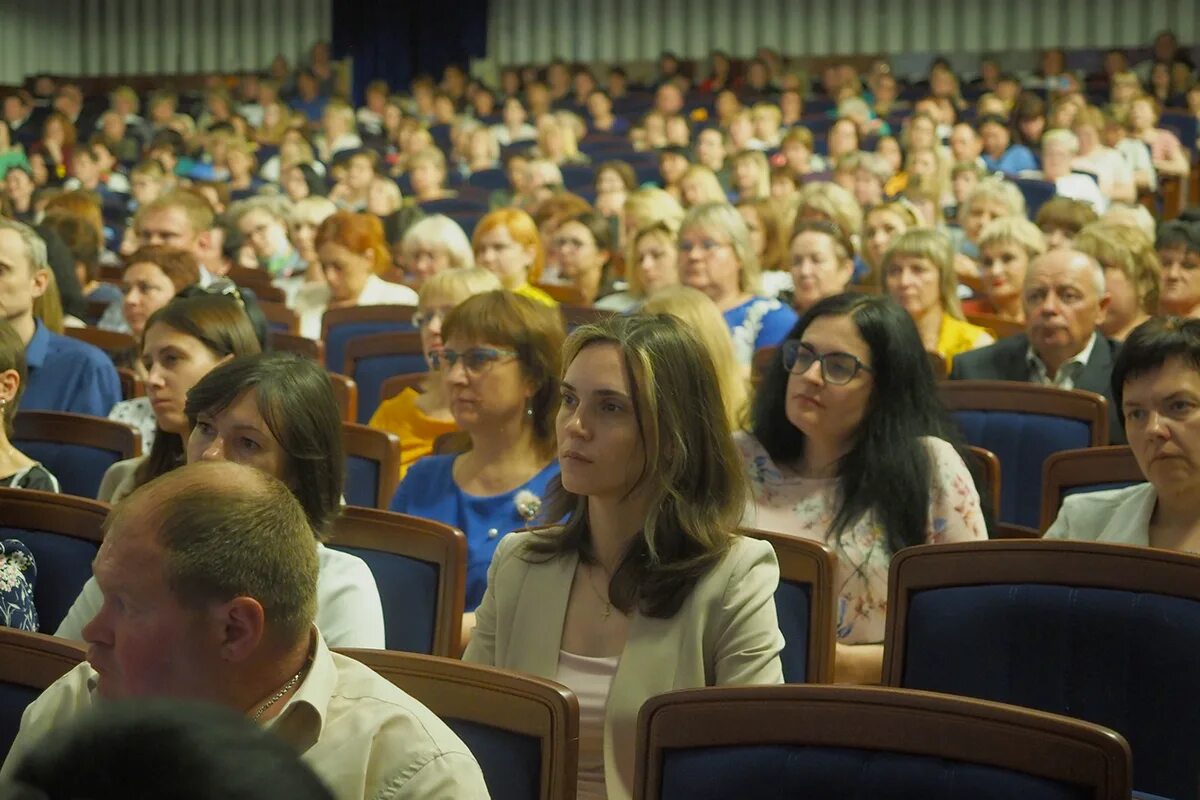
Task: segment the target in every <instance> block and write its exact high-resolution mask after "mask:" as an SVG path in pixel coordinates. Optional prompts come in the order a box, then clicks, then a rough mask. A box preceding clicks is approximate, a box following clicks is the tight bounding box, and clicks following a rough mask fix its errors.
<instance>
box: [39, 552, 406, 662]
mask: <svg viewBox="0 0 1200 800" xmlns="http://www.w3.org/2000/svg"><path fill="white" fill-rule="evenodd" d="M317 561H318V566H319V568H320V571H319V572H318V573H317V620H316V622H317V627H319V628H320V629H321V632H322V633H323V634H324V636H325V638H326V640H327V641H328V642H329V645H330V646H331V647H367V648H373V649H376V650H382V649H384V641H383V603H382V602H380V600H379V589H378V587H376V585H375V576H374V575H372V574H371V568H370V567H368V566H367V562H365V561H363V560H362V559H361V558H359V557H358V556H352V555H350V554H349V553H343V552H341V551H340V550H333V549H330V548H328V547H326V546H325V545H323V544H321V543H320V542H318V543H317ZM103 604H104V596H103V595H102V594H101V593H100V587H99V586H97V585H96V579H95V578H88V581H87V583H85V584H84V585H83V591H82V592H80V593H79V597H77V598H75V602H74V603H73V604H72V605H71V610H70V611H68V612H67V616H66V617H65V618H64V619H63V621H62V624H61V625H59V626H58V630H57V631H55V632H54V635H55V636H58V637H61V638H63V639H73V640H74V641H77V642H82V641H83V626H84V625H87V624H88V623H89V622H91V621H92V618H93V617H95V616H96V614H97V613H98V612H99V611H100V606H101V605H103Z"/></svg>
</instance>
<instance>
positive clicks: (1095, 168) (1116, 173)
mask: <svg viewBox="0 0 1200 800" xmlns="http://www.w3.org/2000/svg"><path fill="white" fill-rule="evenodd" d="M1071 166H1073V167H1077V168H1079V169H1085V170H1087V171H1089V172H1093V173H1095V174H1096V177H1097V178H1099V180H1100V191H1102V192H1107V191H1108V190H1110V189H1111V188H1112V187H1113V186H1114V185H1120V184H1132V183H1133V170H1132V169H1130V168H1129V163H1128V162H1126V161H1125V159H1124V158H1123V157H1122V156H1121V154H1120V153H1118V152H1117V151H1116V150H1113V149H1112V148H1111V147H1097V148H1096V149H1094V150H1092V152H1090V153H1088V154H1087V155H1086V156H1082V155H1081V156H1076V157H1075V159H1074V160H1073V161H1072V162H1071ZM1109 199H1111V198H1109Z"/></svg>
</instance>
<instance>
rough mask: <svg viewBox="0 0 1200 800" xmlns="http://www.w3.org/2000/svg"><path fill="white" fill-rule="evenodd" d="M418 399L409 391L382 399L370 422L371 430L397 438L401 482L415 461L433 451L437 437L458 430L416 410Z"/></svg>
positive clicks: (449, 423)
mask: <svg viewBox="0 0 1200 800" xmlns="http://www.w3.org/2000/svg"><path fill="white" fill-rule="evenodd" d="M418 397H420V395H419V394H417V392H416V390H414V389H411V388H409V389H405V390H404V391H402V392H401V393H400V394H398V395H396V396H395V397H393V398H390V399H388V400H384V401H383V403H381V404H380V406H379V408H378V409H376V410H375V414H374V416H372V417H371V422H370V423H369V424H370V426H371V427H372V428H378V429H379V430H381V431H387V432H388V433H394V434H396V435H397V436H399V437H400V478H401V480H403V478H404V473H405V472H407V471H408V468H409V467H410V466H412V463H413V462H414V461H416V460H417V459H418V458H421V457H423V456H427V455H429V454H430V453H432V452H433V442H434V440H436V439H437V437H439V436H441V435H442V434H443V433H454V431H456V430H458V427H457V426H456V425H455V424H454V422H453V420H451V421H445V420H440V419H434V418H433V417H430V416H428V415H427V414H426V413H425V412H424V411H422V410H421V409H420V408H418V407H417V398H418Z"/></svg>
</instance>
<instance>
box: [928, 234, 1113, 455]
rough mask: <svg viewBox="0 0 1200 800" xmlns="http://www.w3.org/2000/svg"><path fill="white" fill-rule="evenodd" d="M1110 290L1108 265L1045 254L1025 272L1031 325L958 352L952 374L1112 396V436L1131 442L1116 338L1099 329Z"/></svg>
mask: <svg viewBox="0 0 1200 800" xmlns="http://www.w3.org/2000/svg"><path fill="white" fill-rule="evenodd" d="M1108 301H1109V295H1108V290H1107V288H1106V286H1105V283H1104V270H1103V269H1102V268H1101V267H1100V264H1099V263H1098V262H1097V261H1096V260H1095V259H1094V258H1092V257H1091V256H1089V255H1087V254H1085V253H1081V252H1079V251H1078V250H1051V251H1050V252H1048V253H1045V254H1044V255H1041V256H1038V258H1037V259H1035V260H1034V262H1033V263H1032V264H1030V265H1029V270H1028V272H1027V273H1026V275H1025V287H1024V290H1023V298H1022V303H1023V305H1024V308H1025V333H1023V334H1021V335H1019V336H1010V337H1008V338H1005V339H1001V340H1000V341H998V342H996V343H995V344H993V345H989V346H988V347H983V348H980V349H979V350H972V351H970V352H967V353H962V354H960V355H957V356H955V357H954V367H953V369H951V371H950V378H951V380H956V379H957V380H1000V381H1024V382H1029V383H1040V384H1042V385H1044V386H1057V387H1059V388H1061V389H1086V390H1088V391H1090V392H1095V393H1096V394H1101V395H1104V397H1106V398H1108V412H1109V432H1110V434H1111V439H1112V443H1113V444H1124V443H1125V439H1124V435H1123V433H1122V430H1121V424H1120V409H1118V408H1117V406H1116V403H1115V402H1113V397H1112V386H1111V384H1112V364H1113V356H1114V355H1115V354H1116V350H1117V347H1118V345H1117V343H1116V342H1114V341H1112V340H1110V339H1108V338H1106V337H1105V336H1104V334H1103V333H1101V332H1100V331H1098V330H1097V329H1096V326H1097V325H1098V324H1099V322H1100V320H1101V318H1102V316H1103V312H1104V309H1105V308H1106V307H1107V306H1108Z"/></svg>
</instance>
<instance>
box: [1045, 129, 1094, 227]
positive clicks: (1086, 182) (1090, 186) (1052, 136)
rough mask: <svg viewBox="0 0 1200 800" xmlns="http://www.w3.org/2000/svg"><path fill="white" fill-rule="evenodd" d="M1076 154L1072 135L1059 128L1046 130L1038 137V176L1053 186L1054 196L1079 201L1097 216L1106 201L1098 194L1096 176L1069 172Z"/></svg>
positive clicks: (1077, 147) (1077, 145)
mask: <svg viewBox="0 0 1200 800" xmlns="http://www.w3.org/2000/svg"><path fill="white" fill-rule="evenodd" d="M1078 155H1079V140H1078V139H1077V138H1075V134H1073V133H1071V132H1070V131H1068V130H1064V129H1062V128H1056V129H1054V130H1052V131H1048V132H1047V133H1046V135H1045V136H1043V137H1042V177H1043V178H1044V179H1045V180H1048V181H1050V182H1051V183H1053V184H1054V193H1055V194H1056V195H1058V196H1059V197H1069V198H1071V199H1072V200H1081V201H1083V202H1084V203H1087V204H1088V205H1090V206H1091V207H1092V208H1093V210H1095V212H1096V214H1097V216H1098V215H1100V214H1103V213H1104V212H1105V211H1107V210H1108V198H1107V197H1105V196H1104V194H1103V193H1102V192H1101V191H1100V182H1099V178H1098V177H1093V176H1091V175H1081V174H1080V173H1078V172H1072V171H1071V162H1072V161H1073V160H1074V159H1075V157H1076V156H1078Z"/></svg>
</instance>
